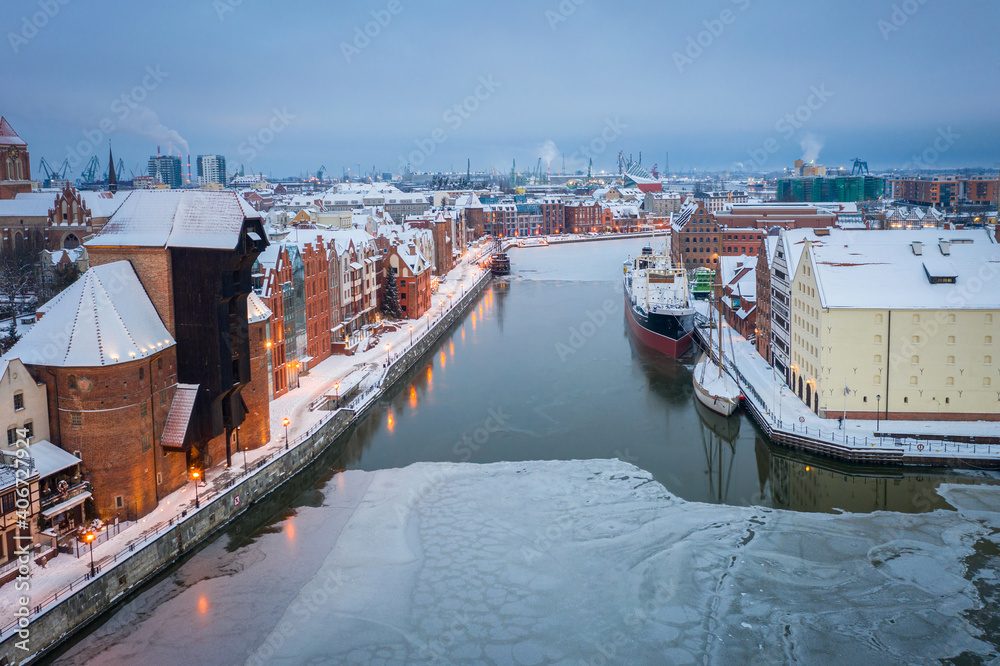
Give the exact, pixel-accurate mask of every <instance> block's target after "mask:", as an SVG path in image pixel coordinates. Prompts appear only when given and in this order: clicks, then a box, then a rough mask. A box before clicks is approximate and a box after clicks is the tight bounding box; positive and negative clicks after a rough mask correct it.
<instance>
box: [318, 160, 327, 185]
mask: <svg viewBox="0 0 1000 666" xmlns="http://www.w3.org/2000/svg"><path fill="white" fill-rule="evenodd" d="M324 173H326V165H325V164H324V165H323V166H321V167H320V168H319V171H317V172H316V180H318V181H319V182H321V183H322V182H323V174H324Z"/></svg>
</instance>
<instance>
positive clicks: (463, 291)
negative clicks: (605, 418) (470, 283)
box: [461, 282, 465, 297]
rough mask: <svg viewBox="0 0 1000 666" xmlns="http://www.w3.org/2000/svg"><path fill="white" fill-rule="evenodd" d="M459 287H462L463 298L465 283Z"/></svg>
mask: <svg viewBox="0 0 1000 666" xmlns="http://www.w3.org/2000/svg"><path fill="white" fill-rule="evenodd" d="M461 287H462V296H463V297H464V296H465V283H464V282H463V283H462V284H461Z"/></svg>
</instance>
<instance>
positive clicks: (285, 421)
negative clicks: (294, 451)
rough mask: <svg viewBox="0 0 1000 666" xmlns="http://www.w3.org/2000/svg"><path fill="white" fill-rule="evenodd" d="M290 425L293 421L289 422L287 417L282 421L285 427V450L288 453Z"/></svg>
mask: <svg viewBox="0 0 1000 666" xmlns="http://www.w3.org/2000/svg"><path fill="white" fill-rule="evenodd" d="M289 423H291V421H289V420H288V417H287V416H286V417H285V418H283V419H282V420H281V425H283V426H285V450H286V451H287V450H288V424H289Z"/></svg>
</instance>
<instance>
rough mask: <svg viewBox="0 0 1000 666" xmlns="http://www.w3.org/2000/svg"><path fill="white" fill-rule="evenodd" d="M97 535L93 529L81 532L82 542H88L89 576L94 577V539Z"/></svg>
mask: <svg viewBox="0 0 1000 666" xmlns="http://www.w3.org/2000/svg"><path fill="white" fill-rule="evenodd" d="M96 538H97V536H96V535H95V534H94V531H93V530H87V531H86V532H84V533H83V541H84V543H87V544H90V577H91V578H93V577H94V539H96Z"/></svg>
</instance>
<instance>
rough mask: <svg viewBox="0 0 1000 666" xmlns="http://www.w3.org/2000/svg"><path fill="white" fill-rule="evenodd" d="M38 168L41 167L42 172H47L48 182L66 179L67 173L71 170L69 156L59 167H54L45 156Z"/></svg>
mask: <svg viewBox="0 0 1000 666" xmlns="http://www.w3.org/2000/svg"><path fill="white" fill-rule="evenodd" d="M38 168H40V169H41V170H42V173H44V174H45V180H46V181H48V182H51V181H53V180H66V174H67V173H68V172H69V158H68V157H67V158H66V159H65V160H63V163H62V164H61V165H60V167H59V168H58V169H53V168H52V167H51V166H49V163H48V162H46V161H45V158H44V157H43V158H42V161H41V163H40V164H39V165H38Z"/></svg>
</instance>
